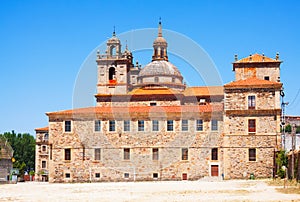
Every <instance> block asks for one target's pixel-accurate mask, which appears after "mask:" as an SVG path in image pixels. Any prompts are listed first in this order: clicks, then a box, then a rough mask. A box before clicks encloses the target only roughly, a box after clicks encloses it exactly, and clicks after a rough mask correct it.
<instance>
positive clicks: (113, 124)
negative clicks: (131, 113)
mask: <svg viewBox="0 0 300 202" xmlns="http://www.w3.org/2000/svg"><path fill="white" fill-rule="evenodd" d="M109 131H116V121H115V120H110V121H109Z"/></svg>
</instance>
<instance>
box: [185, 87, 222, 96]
mask: <svg viewBox="0 0 300 202" xmlns="http://www.w3.org/2000/svg"><path fill="white" fill-rule="evenodd" d="M183 94H184V95H185V96H212V95H222V96H223V95H224V87H223V86H203V87H202V86H201V87H200V86H199V87H188V88H186V89H185V91H184V92H183Z"/></svg>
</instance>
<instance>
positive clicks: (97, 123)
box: [95, 120, 101, 132]
mask: <svg viewBox="0 0 300 202" xmlns="http://www.w3.org/2000/svg"><path fill="white" fill-rule="evenodd" d="M99 131H101V121H100V120H95V132H99Z"/></svg>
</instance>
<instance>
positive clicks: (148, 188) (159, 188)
mask: <svg viewBox="0 0 300 202" xmlns="http://www.w3.org/2000/svg"><path fill="white" fill-rule="evenodd" d="M276 188H278V186H277V187H274V186H268V185H267V183H266V181H262V180H230V181H213V182H210V181H178V182H174V181H172V182H117V183H82V184H49V183H45V182H26V183H18V184H5V185H0V201H101V202H102V201H113V202H117V201H136V202H140V201H168V202H170V201H300V195H297V194H283V193H279V192H277V191H276Z"/></svg>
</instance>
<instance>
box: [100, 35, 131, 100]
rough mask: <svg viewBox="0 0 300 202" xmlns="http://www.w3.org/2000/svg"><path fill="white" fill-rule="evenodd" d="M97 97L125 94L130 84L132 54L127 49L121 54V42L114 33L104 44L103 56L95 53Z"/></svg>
mask: <svg viewBox="0 0 300 202" xmlns="http://www.w3.org/2000/svg"><path fill="white" fill-rule="evenodd" d="M96 62H97V67H98V81H97V94H98V95H116V94H126V93H127V92H128V85H129V83H130V77H129V71H130V67H131V66H132V53H131V52H130V51H129V50H128V49H127V46H126V50H125V51H124V53H122V52H121V42H120V40H119V39H118V38H117V37H116V33H115V31H114V32H113V35H112V37H111V38H110V39H108V41H107V43H106V51H105V54H100V51H98V52H97V59H96Z"/></svg>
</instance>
